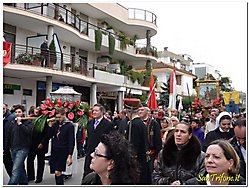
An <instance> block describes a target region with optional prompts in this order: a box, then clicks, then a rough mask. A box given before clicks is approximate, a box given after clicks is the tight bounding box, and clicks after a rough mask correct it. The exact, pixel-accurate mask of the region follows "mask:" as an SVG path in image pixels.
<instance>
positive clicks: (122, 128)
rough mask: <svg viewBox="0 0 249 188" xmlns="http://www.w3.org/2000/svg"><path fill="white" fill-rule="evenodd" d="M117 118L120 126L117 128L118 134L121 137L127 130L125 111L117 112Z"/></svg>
mask: <svg viewBox="0 0 249 188" xmlns="http://www.w3.org/2000/svg"><path fill="white" fill-rule="evenodd" d="M119 117H120V119H121V120H120V124H119V127H118V132H120V133H121V134H122V135H125V134H126V132H127V129H128V125H127V123H128V121H129V118H128V117H127V112H126V110H121V111H120V112H119Z"/></svg>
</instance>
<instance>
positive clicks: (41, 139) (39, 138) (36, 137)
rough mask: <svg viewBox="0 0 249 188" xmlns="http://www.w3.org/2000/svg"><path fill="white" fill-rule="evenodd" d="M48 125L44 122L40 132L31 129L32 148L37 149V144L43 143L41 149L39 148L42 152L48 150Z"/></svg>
mask: <svg viewBox="0 0 249 188" xmlns="http://www.w3.org/2000/svg"><path fill="white" fill-rule="evenodd" d="M48 130H49V127H48V125H47V124H45V126H44V129H43V131H42V132H39V131H37V130H36V129H33V136H32V149H33V150H37V147H38V145H39V144H42V145H43V148H42V149H39V150H40V151H42V152H43V153H47V152H48V142H49V139H50V137H49V131H48Z"/></svg>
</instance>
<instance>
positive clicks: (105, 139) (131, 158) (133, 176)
mask: <svg viewBox="0 0 249 188" xmlns="http://www.w3.org/2000/svg"><path fill="white" fill-rule="evenodd" d="M91 157H92V161H91V165H90V168H91V169H92V170H93V171H94V172H92V173H90V174H88V175H87V176H86V177H85V178H84V179H83V180H82V183H81V184H82V185H124V184H136V182H137V180H139V171H138V163H137V159H136V156H135V154H134V150H133V149H132V146H131V144H130V143H129V141H128V140H126V139H125V138H124V137H123V136H122V135H121V134H120V133H118V132H117V131H113V132H111V133H109V134H104V135H103V136H102V137H101V139H100V143H99V144H98V146H97V147H96V148H95V151H94V152H93V153H92V154H91Z"/></svg>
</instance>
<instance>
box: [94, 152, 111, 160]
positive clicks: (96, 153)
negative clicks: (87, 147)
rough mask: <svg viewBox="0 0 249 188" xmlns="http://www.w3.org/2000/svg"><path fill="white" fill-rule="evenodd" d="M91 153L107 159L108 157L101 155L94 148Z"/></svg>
mask: <svg viewBox="0 0 249 188" xmlns="http://www.w3.org/2000/svg"><path fill="white" fill-rule="evenodd" d="M93 155H94V157H102V158H106V159H109V157H107V156H105V155H102V154H99V153H98V152H97V151H96V150H95V151H94V152H93Z"/></svg>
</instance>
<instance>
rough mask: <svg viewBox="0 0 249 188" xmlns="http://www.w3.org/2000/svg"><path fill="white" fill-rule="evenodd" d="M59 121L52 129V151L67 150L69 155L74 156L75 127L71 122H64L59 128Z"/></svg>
mask: <svg viewBox="0 0 249 188" xmlns="http://www.w3.org/2000/svg"><path fill="white" fill-rule="evenodd" d="M59 125H60V123H59V121H56V122H55V123H54V124H53V126H52V127H50V129H49V132H50V137H52V146H51V148H52V150H55V151H58V150H66V151H67V153H68V155H73V150H74V144H75V136H74V125H73V123H72V122H71V121H64V122H63V123H62V126H61V127H60V126H59Z"/></svg>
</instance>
